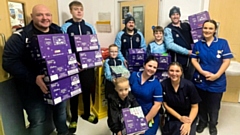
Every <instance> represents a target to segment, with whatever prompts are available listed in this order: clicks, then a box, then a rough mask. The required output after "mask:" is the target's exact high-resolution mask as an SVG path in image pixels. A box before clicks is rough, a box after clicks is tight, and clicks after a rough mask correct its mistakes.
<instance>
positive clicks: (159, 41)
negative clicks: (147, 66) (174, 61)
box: [147, 26, 167, 55]
mask: <svg viewBox="0 0 240 135" xmlns="http://www.w3.org/2000/svg"><path fill="white" fill-rule="evenodd" d="M152 29H153V36H154V38H155V39H154V41H152V42H150V43H149V45H148V47H147V53H148V55H150V54H151V53H160V54H163V53H166V52H167V49H166V46H165V44H164V41H163V36H164V30H163V28H162V27H161V26H153V28H152Z"/></svg>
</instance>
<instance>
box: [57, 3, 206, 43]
mask: <svg viewBox="0 0 240 135" xmlns="http://www.w3.org/2000/svg"><path fill="white" fill-rule="evenodd" d="M71 1H73V0H58V7H59V11H58V12H59V24H60V25H62V24H63V23H64V22H65V21H66V20H67V19H69V18H71V14H70V13H69V8H68V4H69V3H70V2H71ZM80 1H81V2H82V3H83V6H84V20H85V21H87V22H88V23H91V24H92V25H94V27H95V28H96V25H95V24H96V21H97V20H98V13H99V12H110V13H111V28H112V32H111V33H97V34H98V39H99V42H100V45H101V46H102V47H107V46H109V45H110V44H112V43H113V42H114V39H115V36H116V34H117V32H118V31H119V30H120V24H119V23H120V20H119V18H120V17H119V15H120V11H119V9H120V8H119V2H120V1H131V0H80ZM149 1H150V0H149ZM159 1H160V2H159V3H160V5H159V7H160V14H159V22H158V23H159V25H161V26H163V27H165V26H166V25H167V24H168V23H169V22H170V19H169V17H168V14H169V10H170V9H171V8H172V7H173V6H178V7H180V10H181V14H182V16H181V19H182V20H184V19H187V16H188V15H191V14H194V13H198V12H200V11H204V10H208V5H209V0H159Z"/></svg>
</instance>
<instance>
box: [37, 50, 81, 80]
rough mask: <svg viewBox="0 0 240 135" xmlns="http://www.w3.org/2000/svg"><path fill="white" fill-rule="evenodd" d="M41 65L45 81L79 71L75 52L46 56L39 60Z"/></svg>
mask: <svg viewBox="0 0 240 135" xmlns="http://www.w3.org/2000/svg"><path fill="white" fill-rule="evenodd" d="M41 67H42V71H41V72H42V73H43V74H44V75H45V78H44V81H45V82H53V81H56V80H59V79H61V78H65V77H67V76H71V75H73V74H77V73H78V72H79V71H78V64H77V59H76V56H75V54H68V55H62V56H56V57H52V58H46V59H44V60H42V61H41Z"/></svg>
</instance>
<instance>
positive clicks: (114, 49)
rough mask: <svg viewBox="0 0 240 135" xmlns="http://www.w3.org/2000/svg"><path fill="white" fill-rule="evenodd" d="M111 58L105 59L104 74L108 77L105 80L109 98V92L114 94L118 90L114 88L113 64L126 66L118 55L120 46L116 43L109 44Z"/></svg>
mask: <svg viewBox="0 0 240 135" xmlns="http://www.w3.org/2000/svg"><path fill="white" fill-rule="evenodd" d="M108 49H109V58H108V59H106V60H105V62H104V75H105V78H106V82H105V97H106V99H108V95H109V94H113V93H115V92H116V91H115V90H114V84H113V78H112V71H111V66H122V67H124V68H126V67H125V66H124V63H123V62H122V60H120V59H119V58H118V57H117V56H118V46H117V45H115V44H112V45H110V46H109V48H108Z"/></svg>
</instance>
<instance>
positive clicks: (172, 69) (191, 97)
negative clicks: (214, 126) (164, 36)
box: [162, 62, 201, 135]
mask: <svg viewBox="0 0 240 135" xmlns="http://www.w3.org/2000/svg"><path fill="white" fill-rule="evenodd" d="M168 74H169V78H168V79H166V80H164V81H163V82H162V87H163V100H164V102H163V105H164V107H165V109H166V118H165V125H164V126H163V130H162V135H179V134H181V135H195V134H196V133H195V132H196V116H197V113H198V103H199V102H200V101H201V99H200V97H199V95H198V93H197V90H196V88H195V87H194V85H193V83H192V82H191V81H189V80H187V79H184V78H182V77H181V76H182V74H183V68H182V66H181V65H180V64H179V63H178V62H173V63H171V64H170V66H169V69H168ZM179 129H180V130H179Z"/></svg>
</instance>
